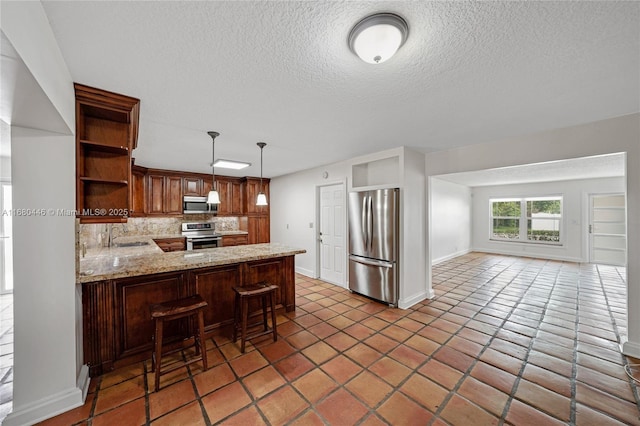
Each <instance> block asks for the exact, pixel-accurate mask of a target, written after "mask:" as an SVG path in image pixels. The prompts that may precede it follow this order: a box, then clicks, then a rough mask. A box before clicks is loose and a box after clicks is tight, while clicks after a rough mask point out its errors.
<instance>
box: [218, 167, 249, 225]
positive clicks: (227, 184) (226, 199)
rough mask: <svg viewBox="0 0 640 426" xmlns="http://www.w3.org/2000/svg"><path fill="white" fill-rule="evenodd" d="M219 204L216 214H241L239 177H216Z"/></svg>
mask: <svg viewBox="0 0 640 426" xmlns="http://www.w3.org/2000/svg"><path fill="white" fill-rule="evenodd" d="M216 185H217V186H218V193H219V194H220V205H219V206H218V216H240V215H242V214H243V200H244V194H243V192H244V191H243V188H244V185H243V182H242V179H240V178H232V177H226V176H225V177H220V178H216Z"/></svg>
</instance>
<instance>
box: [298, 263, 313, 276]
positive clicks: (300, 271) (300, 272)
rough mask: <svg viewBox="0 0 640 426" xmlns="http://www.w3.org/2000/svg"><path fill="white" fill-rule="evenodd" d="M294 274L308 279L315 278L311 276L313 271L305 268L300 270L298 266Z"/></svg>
mask: <svg viewBox="0 0 640 426" xmlns="http://www.w3.org/2000/svg"><path fill="white" fill-rule="evenodd" d="M296 272H297V273H298V274H301V275H304V276H305V277H309V278H315V277H314V276H313V275H314V273H313V271H312V270H311V269H306V268H300V267H299V266H296Z"/></svg>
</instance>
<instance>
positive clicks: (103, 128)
mask: <svg viewBox="0 0 640 426" xmlns="http://www.w3.org/2000/svg"><path fill="white" fill-rule="evenodd" d="M74 88H75V93H76V114H77V119H76V141H77V142H76V179H77V185H76V203H77V204H76V206H77V210H78V217H80V219H81V222H87V221H91V222H101V221H103V222H109V221H114V220H116V221H119V220H120V219H121V218H122V217H126V216H127V215H128V212H129V209H130V207H129V199H130V191H129V181H130V179H131V151H132V150H133V149H134V148H135V146H136V141H137V135H138V114H139V105H140V100H139V99H135V98H131V97H129V96H124V95H120V94H117V93H113V92H108V91H105V90H101V89H96V88H93V87H88V86H84V85H81V84H77V83H76V84H74ZM96 211H106V212H107V213H106V214H104V213H101V214H100V215H98V216H94V214H95V212H96ZM111 212H113V213H111ZM125 220H126V219H125Z"/></svg>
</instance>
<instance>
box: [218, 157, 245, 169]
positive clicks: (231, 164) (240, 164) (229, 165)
mask: <svg viewBox="0 0 640 426" xmlns="http://www.w3.org/2000/svg"><path fill="white" fill-rule="evenodd" d="M213 165H214V166H216V167H222V168H223V169H233V170H240V169H244V168H246V167H249V166H250V165H251V163H245V162H244V161H235V160H223V159H218V160H216V162H215V163H213Z"/></svg>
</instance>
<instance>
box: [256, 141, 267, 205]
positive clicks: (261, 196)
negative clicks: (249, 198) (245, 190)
mask: <svg viewBox="0 0 640 426" xmlns="http://www.w3.org/2000/svg"><path fill="white" fill-rule="evenodd" d="M257 145H258V146H259V147H260V192H258V197H257V199H256V206H266V205H267V196H266V195H264V189H263V187H262V150H263V149H264V147H265V146H266V145H267V144H266V143H264V142H258V143H257Z"/></svg>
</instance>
